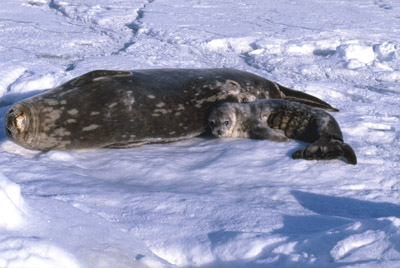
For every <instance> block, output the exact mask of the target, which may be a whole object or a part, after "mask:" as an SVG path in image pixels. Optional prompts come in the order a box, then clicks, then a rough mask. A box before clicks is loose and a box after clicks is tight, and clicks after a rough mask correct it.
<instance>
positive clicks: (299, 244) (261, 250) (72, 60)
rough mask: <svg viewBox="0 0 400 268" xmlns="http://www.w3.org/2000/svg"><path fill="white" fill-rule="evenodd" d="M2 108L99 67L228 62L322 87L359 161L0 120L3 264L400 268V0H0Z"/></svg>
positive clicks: (274, 147)
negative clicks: (30, 143) (75, 132)
mask: <svg viewBox="0 0 400 268" xmlns="http://www.w3.org/2000/svg"><path fill="white" fill-rule="evenodd" d="M1 5H2V8H1V10H0V118H1V119H0V125H3V123H4V122H3V121H4V119H3V116H4V113H5V112H6V110H7V109H8V108H9V107H10V105H12V104H13V103H15V102H16V101H18V100H21V99H24V98H26V97H29V96H33V95H35V94H38V93H40V92H43V91H44V90H46V89H49V88H52V87H54V86H57V85H59V84H61V83H62V82H65V81H67V80H69V79H71V78H73V77H76V76H78V75H81V74H83V73H86V72H88V71H91V70H94V69H139V68H159V67H177V68H183V67H185V68H186V67H192V68H198V67H202V68H208V67H231V68H237V69H242V70H247V71H251V72H253V73H257V74H259V75H261V76H264V77H266V78H268V79H270V80H273V81H277V82H279V83H281V84H283V85H286V86H289V87H292V88H295V89H298V90H303V91H305V92H307V93H310V94H312V95H315V96H318V97H320V98H322V99H324V100H325V101H327V102H329V103H330V104H332V105H333V106H335V107H337V108H339V109H340V112H337V113H334V116H335V118H336V119H337V120H338V122H339V124H340V125H341V127H342V131H343V134H344V138H345V141H346V142H347V143H349V144H351V146H352V147H353V148H354V149H355V151H356V153H357V156H358V162H359V163H358V164H357V165H356V166H352V165H348V164H346V163H345V162H343V161H341V160H335V161H305V160H296V161H295V160H292V159H291V157H290V155H291V153H292V152H294V151H295V150H297V149H298V148H300V147H301V146H304V143H301V142H298V141H294V140H293V141H290V142H288V143H277V142H271V141H255V140H241V139H238V140H233V139H228V140H218V139H212V138H194V139H191V140H186V141H181V142H177V143H171V144H162V145H160V144H155V145H146V146H142V147H138V148H132V149H125V150H103V149H99V150H87V151H72V152H60V151H50V152H46V153H40V152H35V151H28V150H26V149H23V148H21V147H18V146H17V145H15V144H13V143H12V142H10V141H8V140H7V138H6V136H5V134H4V130H3V128H2V127H1V129H0V267H204V268H206V267H207V268H217V267H222V268H223V267H245V268H253V267H374V268H375V267H385V268H386V267H400V204H399V201H400V193H399V188H400V182H399V179H400V165H399V161H400V131H399V130H400V123H399V119H400V106H399V103H400V89H399V86H398V85H399V82H400V2H399V1H396V0H353V1H342V0H309V1H292V0H285V1H275V0H262V1H261V0H258V1H257V0H239V1H236V0H235V1H234V0H231V1H227V0H225V1H214V0H134V1H128V0H112V1H111V0H65V1H61V0H2V3H1Z"/></svg>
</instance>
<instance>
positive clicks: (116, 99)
mask: <svg viewBox="0 0 400 268" xmlns="http://www.w3.org/2000/svg"><path fill="white" fill-rule="evenodd" d="M270 98H274V99H292V100H296V101H299V102H303V103H307V104H310V105H313V106H316V107H320V108H324V109H329V110H335V109H334V108H332V107H331V106H330V105H329V104H327V103H325V102H323V101H322V100H319V99H318V98H315V97H313V96H310V95H308V94H305V93H302V92H299V91H294V90H291V89H289V88H286V87H283V86H280V85H279V84H276V83H274V82H271V81H269V80H267V79H264V78H262V77H260V76H257V75H254V74H251V73H248V72H244V71H238V70H232V69H155V70H135V71H105V70H104V71H102V70H99V71H93V72H90V73H87V74H84V75H82V76H80V77H77V78H75V79H72V80H70V81H68V82H66V83H65V84H63V85H61V86H59V87H56V88H54V89H52V90H50V91H48V92H46V93H43V94H40V95H38V96H34V97H32V98H30V99H26V100H23V101H21V102H19V103H17V104H15V105H14V106H13V107H12V108H11V109H10V110H9V112H8V114H7V118H6V120H5V122H6V133H7V135H8V136H9V138H10V139H11V140H13V141H15V142H16V143H18V144H20V145H22V146H24V147H26V148H28V149H33V150H50V149H59V150H68V149H82V148H100V147H110V148H125V147H131V146H136V145H141V144H145V143H152V142H169V141H176V140H181V139H185V138H190V137H194V136H197V135H200V134H201V133H204V131H205V126H206V119H207V115H208V113H209V110H210V109H211V108H212V107H213V106H215V105H216V104H218V103H222V102H227V101H229V102H248V101H254V100H258V99H270ZM16 118H20V119H19V120H20V121H18V122H17V119H16ZM21 118H22V119H21ZM21 122H22V123H21Z"/></svg>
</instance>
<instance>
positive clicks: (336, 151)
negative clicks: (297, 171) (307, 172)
mask: <svg viewBox="0 0 400 268" xmlns="http://www.w3.org/2000/svg"><path fill="white" fill-rule="evenodd" d="M341 157H344V158H345V159H346V161H347V163H349V164H352V165H355V164H357V157H356V154H355V153H354V151H353V149H352V148H351V147H350V145H348V144H346V143H343V142H342V141H339V140H335V139H331V140H330V141H326V140H323V141H317V142H315V143H313V144H310V145H308V146H306V147H304V148H302V149H300V150H297V151H296V152H294V153H293V154H292V158H293V159H299V158H303V159H306V160H331V159H338V158H341Z"/></svg>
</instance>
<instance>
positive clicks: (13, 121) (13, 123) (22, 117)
mask: <svg viewBox="0 0 400 268" xmlns="http://www.w3.org/2000/svg"><path fill="white" fill-rule="evenodd" d="M5 127H6V133H7V135H8V136H9V137H11V138H14V139H15V138H18V137H19V136H21V135H22V134H23V133H24V130H25V129H26V127H27V120H26V113H25V112H24V111H21V110H19V109H15V108H11V109H10V110H9V111H8V113H7V115H6V120H5Z"/></svg>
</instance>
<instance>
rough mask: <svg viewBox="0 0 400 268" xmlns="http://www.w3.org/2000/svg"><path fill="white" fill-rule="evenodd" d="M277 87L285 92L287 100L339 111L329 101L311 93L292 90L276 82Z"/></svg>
mask: <svg viewBox="0 0 400 268" xmlns="http://www.w3.org/2000/svg"><path fill="white" fill-rule="evenodd" d="M277 85H278V87H279V90H280V91H281V92H282V93H283V94H285V97H284V100H288V101H295V102H299V103H302V104H305V105H308V106H311V107H315V108H319V109H324V110H328V111H333V112H337V111H339V110H338V109H336V108H334V107H332V106H331V105H330V104H329V103H327V102H325V101H323V100H321V99H319V98H317V97H314V96H312V95H309V94H307V93H304V92H301V91H297V90H293V89H290V88H287V87H284V86H281V85H279V84H277Z"/></svg>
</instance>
